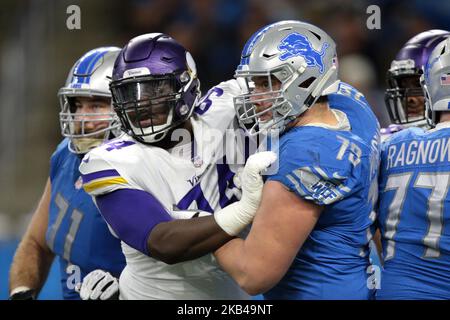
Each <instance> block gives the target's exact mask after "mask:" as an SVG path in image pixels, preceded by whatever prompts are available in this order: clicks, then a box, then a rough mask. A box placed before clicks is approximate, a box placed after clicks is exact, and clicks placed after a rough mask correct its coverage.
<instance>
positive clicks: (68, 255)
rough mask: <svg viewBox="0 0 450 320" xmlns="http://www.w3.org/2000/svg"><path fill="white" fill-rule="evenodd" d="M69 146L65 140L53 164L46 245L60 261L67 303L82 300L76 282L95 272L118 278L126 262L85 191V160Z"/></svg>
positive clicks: (57, 150)
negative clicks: (81, 167)
mask: <svg viewBox="0 0 450 320" xmlns="http://www.w3.org/2000/svg"><path fill="white" fill-rule="evenodd" d="M67 145H68V140H67V139H65V140H63V141H62V142H61V143H60V144H59V146H58V147H57V149H56V151H55V152H54V154H53V155H52V157H51V161H50V181H51V184H52V190H51V191H52V192H51V201H50V211H49V219H48V229H47V233H46V241H47V244H48V246H49V247H50V249H51V250H52V251H53V252H54V253H55V254H56V255H57V256H58V257H59V262H60V268H61V285H62V289H63V297H64V299H79V298H80V296H79V294H78V293H77V292H75V291H74V290H73V285H74V284H75V282H76V281H80V280H82V279H83V278H84V277H85V276H86V275H87V274H88V273H89V272H91V271H93V270H95V269H103V270H107V271H109V272H110V273H111V274H113V275H115V276H116V277H118V276H119V275H120V273H121V271H122V269H123V268H124V267H125V258H124V256H123V254H122V250H121V246H120V240H119V239H117V238H115V237H113V235H112V234H111V233H110V231H109V230H108V226H107V225H106V223H105V222H104V220H103V218H102V217H101V215H100V213H99V211H98V210H97V207H96V206H95V204H94V202H93V201H92V199H91V197H90V196H89V195H88V194H87V193H86V192H85V191H84V190H83V188H82V183H81V178H80V173H79V170H78V167H79V165H80V161H81V159H80V157H78V156H77V155H76V154H74V153H72V152H70V151H69V149H68V147H67ZM78 268H79V269H78ZM77 273H78V274H77Z"/></svg>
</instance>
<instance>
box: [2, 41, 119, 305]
mask: <svg viewBox="0 0 450 320" xmlns="http://www.w3.org/2000/svg"><path fill="white" fill-rule="evenodd" d="M119 52H120V49H119V48H116V47H101V48H97V49H94V50H91V51H89V52H87V53H86V54H85V55H83V56H82V57H81V58H80V59H79V60H78V61H77V62H76V63H75V64H74V66H73V67H72V69H71V70H70V72H69V76H68V78H67V81H66V84H65V86H64V87H62V88H61V89H60V90H59V92H58V97H59V100H60V105H61V112H60V124H61V129H62V135H63V136H64V137H65V139H64V140H63V141H62V142H61V143H60V144H59V146H58V147H57V148H56V151H55V152H54V153H53V155H52V157H51V160H50V174H49V178H48V180H47V184H46V186H45V189H44V193H43V195H42V198H41V200H40V202H39V205H38V207H37V209H36V210H35V212H34V215H33V218H32V220H31V223H30V225H29V226H28V229H27V231H26V233H25V235H24V237H23V239H22V241H21V243H20V244H19V247H18V249H17V251H16V254H15V257H14V261H13V264H12V266H11V270H10V284H9V285H10V295H11V299H35V298H37V296H38V294H39V291H40V289H41V288H42V286H43V284H44V282H45V280H46V278H47V275H48V272H49V268H50V266H51V264H52V261H53V260H54V257H55V256H58V259H59V264H60V269H61V285H62V292H63V297H64V299H79V298H80V296H79V294H78V293H77V292H76V291H75V290H74V289H75V286H76V284H77V283H78V282H80V281H81V280H82V279H83V278H84V276H85V275H87V274H88V273H89V272H91V271H92V270H95V269H103V270H106V271H107V272H110V273H111V274H109V273H107V274H103V275H102V277H101V278H96V279H95V280H96V281H97V282H99V281H102V282H105V283H109V284H110V286H109V289H106V290H105V291H97V292H95V296H92V297H91V298H93V299H108V298H111V297H112V294H113V293H114V292H116V288H115V286H117V283H113V282H112V275H114V276H118V275H119V274H120V272H121V271H122V269H123V268H124V267H125V258H124V256H123V254H122V251H121V247H120V241H119V240H118V239H117V238H115V237H113V235H112V234H111V233H110V231H109V230H108V227H107V225H106V223H105V222H104V221H103V219H102V217H101V216H100V214H99V212H98V209H97V208H96V206H95V205H94V203H93V201H92V199H91V197H90V196H89V195H88V194H87V193H86V192H85V191H84V190H83V189H82V181H81V176H80V172H79V170H78V167H79V164H80V162H81V159H82V157H83V155H84V154H86V153H87V152H88V151H89V150H91V149H92V148H94V147H96V146H98V145H100V144H102V143H103V142H104V141H106V140H108V139H110V138H112V137H114V136H115V135H116V134H117V133H118V128H119V122H118V119H117V116H116V114H115V113H114V110H113V109H112V105H111V93H110V91H109V79H108V77H111V74H112V69H113V64H114V61H115V59H116V57H117V55H118V54H119ZM91 278H93V277H92V276H91ZM102 288H108V286H103V287H102Z"/></svg>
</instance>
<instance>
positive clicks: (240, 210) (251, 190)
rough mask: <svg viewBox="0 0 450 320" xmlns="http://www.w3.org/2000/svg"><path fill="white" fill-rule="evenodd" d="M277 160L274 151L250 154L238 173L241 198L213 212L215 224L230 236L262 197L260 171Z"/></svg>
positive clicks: (246, 221)
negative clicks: (242, 168)
mask: <svg viewBox="0 0 450 320" xmlns="http://www.w3.org/2000/svg"><path fill="white" fill-rule="evenodd" d="M275 160H277V155H276V153H274V152H272V151H264V152H259V153H255V154H253V155H251V156H250V157H249V158H248V159H247V162H246V164H245V167H244V170H243V171H242V173H241V174H240V177H239V178H240V179H238V180H240V184H241V185H242V198H241V200H240V201H238V202H235V203H232V204H230V205H228V206H226V207H225V208H223V209H222V210H220V211H218V212H216V213H214V218H215V220H216V222H217V224H218V225H219V226H220V227H221V228H222V229H223V230H224V231H225V232H226V233H228V234H229V235H230V236H237V235H238V234H239V233H240V232H241V231H242V230H243V229H244V228H245V227H246V226H247V225H248V224H249V223H250V222H252V220H253V217H254V216H255V214H256V210H257V209H258V207H259V204H260V202H261V197H262V190H263V186H264V182H263V179H262V176H261V172H262V171H263V170H265V169H267V168H268V167H269V166H270V165H271V164H272V163H274V162H275Z"/></svg>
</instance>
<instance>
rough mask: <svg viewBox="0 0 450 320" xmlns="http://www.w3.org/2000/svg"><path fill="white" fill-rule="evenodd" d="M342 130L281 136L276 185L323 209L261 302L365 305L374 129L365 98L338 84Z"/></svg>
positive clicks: (309, 129) (305, 129) (335, 97)
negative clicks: (343, 120)
mask: <svg viewBox="0 0 450 320" xmlns="http://www.w3.org/2000/svg"><path fill="white" fill-rule="evenodd" d="M329 105H330V107H331V108H332V109H335V110H339V111H341V112H344V113H345V114H346V116H347V118H348V122H349V124H350V128H349V130H333V129H329V128H323V127H320V126H301V127H294V128H292V129H290V130H289V131H287V132H286V133H285V134H284V135H282V136H281V137H280V142H279V170H278V173H276V174H275V175H272V176H270V177H269V178H268V180H275V181H279V182H281V183H282V184H284V185H285V186H286V187H287V188H289V190H291V191H292V192H294V193H295V194H296V195H297V196H299V197H301V198H303V199H306V200H310V201H314V202H315V203H316V204H319V205H321V206H323V211H322V213H321V215H320V218H319V220H318V222H317V224H316V226H315V227H314V229H313V230H312V232H311V233H310V235H309V236H308V238H307V240H306V241H305V243H304V244H303V246H302V248H301V249H300V251H299V252H298V254H297V256H296V257H295V259H294V261H293V263H292V265H291V266H290V268H289V270H288V272H287V273H286V275H285V276H284V277H283V279H282V280H281V281H280V282H279V283H278V284H277V285H276V286H275V287H274V288H272V289H271V290H269V291H268V292H267V293H266V294H265V298H266V299H371V298H372V297H373V290H371V289H372V288H370V286H369V285H368V278H369V274H368V272H369V271H368V268H369V259H368V251H369V249H368V243H369V240H370V239H371V227H372V225H373V223H374V220H375V217H373V214H372V212H373V205H374V203H375V201H376V197H377V188H376V186H377V185H376V181H377V174H378V164H379V152H380V150H379V145H378V142H379V124H378V121H377V119H376V117H375V116H374V114H373V112H372V111H371V109H370V107H369V106H368V105H367V103H366V101H365V99H364V97H363V96H362V95H361V94H360V93H359V92H357V91H356V90H355V89H353V88H352V87H350V86H349V85H347V84H345V83H341V85H340V89H339V91H338V93H336V94H332V95H330V96H329Z"/></svg>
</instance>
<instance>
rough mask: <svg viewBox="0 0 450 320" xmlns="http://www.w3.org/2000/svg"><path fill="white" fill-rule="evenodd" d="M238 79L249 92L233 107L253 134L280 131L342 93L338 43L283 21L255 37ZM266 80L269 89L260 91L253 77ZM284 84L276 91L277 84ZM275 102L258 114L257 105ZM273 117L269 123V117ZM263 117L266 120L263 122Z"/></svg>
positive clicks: (306, 27) (319, 32)
mask: <svg viewBox="0 0 450 320" xmlns="http://www.w3.org/2000/svg"><path fill="white" fill-rule="evenodd" d="M235 76H236V78H238V79H239V78H244V79H245V82H246V84H247V90H248V92H249V93H247V94H242V95H239V96H237V97H236V98H235V99H234V105H235V108H236V112H237V114H238V117H239V121H240V122H241V124H242V125H243V126H244V127H246V128H247V130H248V132H249V134H250V135H255V134H258V133H259V132H267V131H269V130H274V129H278V130H280V131H281V132H283V131H284V130H285V129H286V125H287V124H288V123H289V122H291V121H292V120H294V119H295V118H296V117H297V116H298V115H300V114H302V113H303V112H305V111H306V110H307V109H308V108H309V107H311V106H312V105H313V104H314V103H315V102H316V101H317V99H318V98H319V97H320V96H325V95H328V94H330V93H334V92H336V91H337V88H338V85H339V81H338V80H337V59H336V45H335V43H334V41H333V40H332V39H331V38H330V36H329V35H328V34H326V33H325V32H324V31H323V30H321V29H319V28H318V27H316V26H313V25H311V24H308V23H305V22H300V21H280V22H277V23H274V24H270V25H268V26H266V27H264V28H262V29H260V30H258V31H257V32H256V33H254V34H253V35H252V37H251V38H250V39H249V40H248V41H247V43H246V44H245V47H244V49H243V51H242V56H241V62H240V64H239V66H238V68H237V70H236V74H235ZM261 76H265V77H267V83H268V91H266V92H264V93H257V92H255V90H254V88H255V83H254V77H261ZM275 80H277V83H281V86H279V89H278V88H275V86H274V81H275ZM263 101H264V102H267V101H270V102H271V107H269V108H268V109H265V110H263V111H259V112H258V111H257V110H256V106H255V103H261V102H263ZM270 113H271V117H270V119H267V116H264V115H267V114H270ZM263 119H264V120H263Z"/></svg>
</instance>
